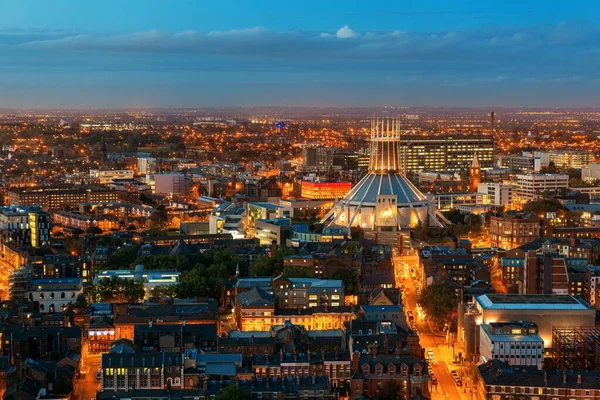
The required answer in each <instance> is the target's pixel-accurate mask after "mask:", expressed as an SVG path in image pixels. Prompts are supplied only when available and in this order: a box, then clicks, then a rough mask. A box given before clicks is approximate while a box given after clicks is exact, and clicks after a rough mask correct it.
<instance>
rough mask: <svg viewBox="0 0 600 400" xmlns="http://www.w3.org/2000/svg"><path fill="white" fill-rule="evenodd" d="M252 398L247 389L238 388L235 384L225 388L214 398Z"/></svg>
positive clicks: (217, 399) (228, 399) (236, 399)
mask: <svg viewBox="0 0 600 400" xmlns="http://www.w3.org/2000/svg"><path fill="white" fill-rule="evenodd" d="M253 398H254V396H252V393H251V392H250V391H249V390H248V389H246V388H243V387H240V386H239V385H238V384H237V383H234V384H233V385H230V386H227V387H226V388H225V389H223V390H221V393H219V394H218V395H216V396H215V400H252V399H253Z"/></svg>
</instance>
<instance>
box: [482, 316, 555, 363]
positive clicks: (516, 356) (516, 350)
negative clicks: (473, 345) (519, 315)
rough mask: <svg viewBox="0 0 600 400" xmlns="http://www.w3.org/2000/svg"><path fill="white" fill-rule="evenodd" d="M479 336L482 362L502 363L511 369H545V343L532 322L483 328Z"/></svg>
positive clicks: (495, 323)
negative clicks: (528, 366) (518, 366)
mask: <svg viewBox="0 0 600 400" xmlns="http://www.w3.org/2000/svg"><path fill="white" fill-rule="evenodd" d="M480 330H481V331H480V334H479V357H480V362H481V363H485V362H487V361H490V360H501V361H504V362H506V363H508V364H510V365H535V366H537V367H538V368H539V369H542V367H543V365H544V340H543V339H542V337H541V336H540V335H538V327H537V325H536V324H534V323H531V322H525V321H519V322H492V323H490V324H482V325H481V327H480Z"/></svg>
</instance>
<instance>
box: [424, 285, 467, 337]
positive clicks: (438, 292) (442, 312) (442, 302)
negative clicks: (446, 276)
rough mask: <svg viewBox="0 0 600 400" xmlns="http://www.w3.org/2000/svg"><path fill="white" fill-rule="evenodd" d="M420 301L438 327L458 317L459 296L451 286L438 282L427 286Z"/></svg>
mask: <svg viewBox="0 0 600 400" xmlns="http://www.w3.org/2000/svg"><path fill="white" fill-rule="evenodd" d="M418 302H419V304H420V305H421V307H423V310H424V311H425V313H427V317H428V318H429V319H430V321H431V322H432V323H434V324H435V326H436V327H437V328H438V329H441V328H443V327H444V324H449V325H450V324H451V323H452V321H453V320H454V319H455V318H456V311H457V310H456V308H457V306H458V296H457V295H456V293H455V292H454V289H452V288H451V287H449V286H446V285H444V284H437V285H430V286H427V287H425V288H424V289H423V291H422V292H421V296H420V297H419V299H418Z"/></svg>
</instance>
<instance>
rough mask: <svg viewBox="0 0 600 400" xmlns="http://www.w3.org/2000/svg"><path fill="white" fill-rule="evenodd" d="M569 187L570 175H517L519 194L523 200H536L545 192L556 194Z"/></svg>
mask: <svg viewBox="0 0 600 400" xmlns="http://www.w3.org/2000/svg"><path fill="white" fill-rule="evenodd" d="M568 187H569V175H562V174H521V175H517V194H518V195H519V198H520V199H521V200H522V201H531V200H535V199H537V198H538V197H540V196H541V195H543V194H544V193H553V194H556V193H558V192H560V191H561V190H563V189H567V188H568Z"/></svg>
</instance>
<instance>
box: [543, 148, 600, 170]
mask: <svg viewBox="0 0 600 400" xmlns="http://www.w3.org/2000/svg"><path fill="white" fill-rule="evenodd" d="M533 155H534V156H535V157H539V158H540V160H541V161H542V164H543V165H548V164H550V163H554V165H555V166H557V167H558V168H584V167H587V166H588V164H589V163H590V162H591V161H592V159H593V158H594V155H593V153H592V152H590V151H577V150H550V151H534V152H533Z"/></svg>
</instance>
